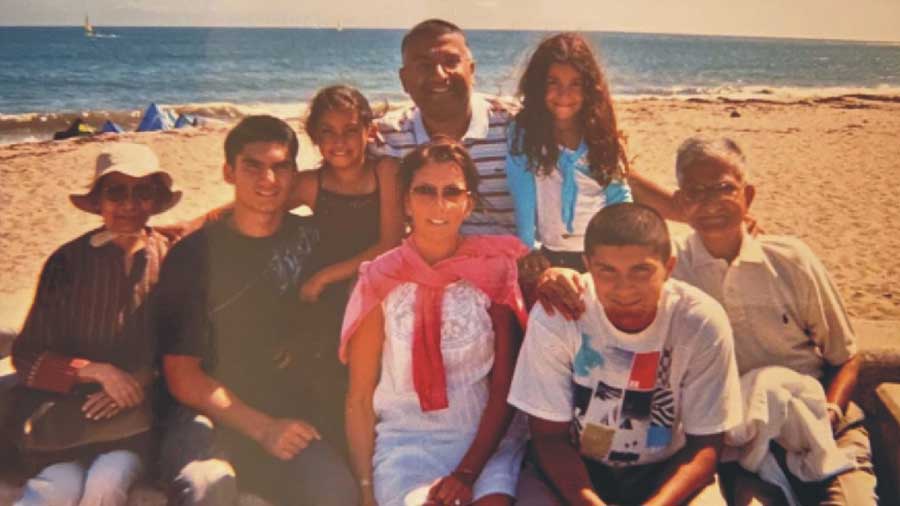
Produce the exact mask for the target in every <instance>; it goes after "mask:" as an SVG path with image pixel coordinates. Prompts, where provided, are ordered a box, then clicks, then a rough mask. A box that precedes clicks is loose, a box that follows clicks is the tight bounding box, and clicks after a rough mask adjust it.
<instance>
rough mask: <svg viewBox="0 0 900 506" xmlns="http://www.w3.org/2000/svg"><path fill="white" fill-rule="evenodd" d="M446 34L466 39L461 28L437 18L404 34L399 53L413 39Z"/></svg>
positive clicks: (424, 22) (404, 49)
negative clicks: (455, 34)
mask: <svg viewBox="0 0 900 506" xmlns="http://www.w3.org/2000/svg"><path fill="white" fill-rule="evenodd" d="M448 33H458V34H460V35H461V36H462V37H463V39H465V38H466V34H465V32H463V31H462V28H460V27H458V26H456V25H454V24H453V23H451V22H449V21H445V20H443V19H438V18H431V19H426V20H425V21H422V22H421V23H419V24H417V25H416V26H414V27H412V28H410V29H409V31H408V32H406V35H404V36H403V41H402V42H400V53H401V54H403V52H404V51H406V46H408V45H409V44H410V43H411V42H412V41H413V40H414V39H417V38H419V37H424V36H429V37H440V36H441V35H446V34H448Z"/></svg>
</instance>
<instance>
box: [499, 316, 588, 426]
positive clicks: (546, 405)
mask: <svg viewBox="0 0 900 506" xmlns="http://www.w3.org/2000/svg"><path fill="white" fill-rule="evenodd" d="M573 334H577V330H576V329H575V324H574V323H572V322H568V321H566V320H565V319H563V317H562V316H560V315H558V314H557V315H556V316H549V315H547V313H546V312H545V311H544V309H543V308H542V307H541V306H540V304H537V305H535V307H534V309H533V310H532V311H531V316H530V318H529V320H528V329H527V331H526V332H525V341H524V343H523V344H522V349H521V351H520V352H519V359H518V362H517V363H516V370H515V373H514V374H513V380H512V386H511V387H510V391H509V403H510V404H512V405H513V406H515V407H517V408H519V409H520V410H522V411H524V412H525V413H527V414H529V415H531V416H534V417H536V418H542V419H544V420H548V421H551V422H568V421H570V420H571V419H572V413H573V409H574V403H573V398H572V357H573V356H574V347H573V343H574V341H573V339H572V335H573Z"/></svg>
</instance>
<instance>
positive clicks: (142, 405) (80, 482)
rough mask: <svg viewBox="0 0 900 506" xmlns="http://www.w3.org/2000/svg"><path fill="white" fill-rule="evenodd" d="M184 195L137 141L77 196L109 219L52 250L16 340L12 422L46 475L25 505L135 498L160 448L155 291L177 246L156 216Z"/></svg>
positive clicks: (117, 148)
mask: <svg viewBox="0 0 900 506" xmlns="http://www.w3.org/2000/svg"><path fill="white" fill-rule="evenodd" d="M180 198H181V192H178V191H174V190H173V189H172V178H171V176H170V175H169V174H168V173H166V172H165V171H163V170H161V169H160V167H159V161H158V160H157V158H156V156H155V155H154V154H153V152H152V151H151V150H150V148H148V147H147V146H144V145H139V144H115V145H112V146H110V147H108V148H105V149H104V151H103V152H102V153H101V154H100V155H99V156H98V157H97V166H96V171H95V173H94V177H93V179H92V182H91V185H90V189H89V191H88V192H87V193H85V194H76V195H71V196H70V199H71V201H72V204H74V205H75V207H77V208H78V209H81V210H82V211H86V212H89V213H92V214H97V215H99V216H100V217H101V218H102V220H103V225H102V226H101V227H99V228H97V229H94V230H92V231H90V232H88V233H86V234H84V235H82V236H81V237H78V238H77V239H75V240H73V241H71V242H69V243H67V244H65V245H63V246H62V247H60V248H59V249H58V250H56V252H54V253H53V254H52V255H51V256H50V258H49V259H48V260H47V263H46V264H45V265H44V269H43V271H42V272H41V276H40V280H39V283H38V288H37V293H36V295H35V298H34V302H33V304H32V307H31V311H30V312H29V314H28V318H27V319H26V321H25V325H24V326H23V328H22V332H21V334H20V335H19V336H18V337H17V338H16V341H15V342H14V344H13V363H14V364H15V367H16V371H17V374H18V376H19V379H20V384H21V386H20V387H18V389H17V392H16V404H15V407H14V410H13V411H14V417H13V418H14V421H13V423H14V427H15V429H16V431H17V433H18V435H19V443H20V448H21V449H22V452H23V456H24V457H25V461H26V463H28V464H29V465H30V466H32V467H33V469H34V471H35V472H38V471H39V474H38V475H37V476H36V477H34V478H32V479H31V480H29V481H28V483H27V484H26V486H25V488H24V492H23V495H22V497H21V498H20V499H19V500H18V502H16V504H17V505H37V504H40V505H45V506H46V505H51V506H53V505H63V504H64V505H75V504H80V505H85V506H86V505H99V504H103V505H124V504H125V503H126V499H127V495H128V489H129V488H130V487H131V485H132V483H133V482H134V481H135V479H136V478H137V477H138V476H139V475H140V473H141V470H142V468H143V459H144V455H145V453H146V451H147V450H148V449H149V448H150V446H151V441H150V437H151V434H152V431H151V430H150V429H151V426H152V421H153V413H152V402H151V400H150V399H149V398H148V394H149V393H150V388H149V387H150V385H151V383H152V381H153V377H154V361H155V355H156V343H155V339H154V337H153V331H152V326H151V318H152V314H153V311H152V308H151V307H150V306H151V304H150V302H151V301H152V298H151V297H150V296H149V294H150V290H151V288H152V287H153V286H154V285H155V284H156V280H157V276H158V274H159V268H160V264H161V263H162V260H163V257H164V256H165V254H166V252H167V251H168V249H169V246H170V245H169V241H168V239H166V238H165V237H164V236H163V235H161V234H159V232H156V231H154V230H153V229H152V228H150V227H148V226H147V221H148V220H149V218H150V216H152V215H154V214H158V213H161V212H163V211H166V210H167V209H169V208H171V207H172V206H174V205H175V204H176V203H178V201H179V200H180Z"/></svg>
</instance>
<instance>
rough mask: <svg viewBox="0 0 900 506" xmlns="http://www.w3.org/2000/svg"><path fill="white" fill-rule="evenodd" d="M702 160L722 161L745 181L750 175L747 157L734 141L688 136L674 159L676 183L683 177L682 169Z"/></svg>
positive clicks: (679, 183) (679, 182) (723, 138)
mask: <svg viewBox="0 0 900 506" xmlns="http://www.w3.org/2000/svg"><path fill="white" fill-rule="evenodd" d="M702 162H713V163H724V164H727V165H728V166H730V167H732V168H734V169H735V171H736V175H737V176H738V177H739V178H740V179H741V181H746V180H747V178H748V176H749V175H750V172H749V170H748V169H747V159H746V158H745V157H744V152H743V151H741V148H740V147H739V146H738V145H737V143H736V142H734V141H733V140H731V139H729V138H728V137H720V138H715V139H714V138H707V137H700V136H695V137H689V138H688V139H687V140H685V141H684V142H682V143H681V146H679V147H678V156H677V158H676V159H675V177H676V178H677V179H678V185H679V186H681V181H682V179H683V178H684V171H685V170H687V168H688V167H691V166H693V165H696V164H698V163H702Z"/></svg>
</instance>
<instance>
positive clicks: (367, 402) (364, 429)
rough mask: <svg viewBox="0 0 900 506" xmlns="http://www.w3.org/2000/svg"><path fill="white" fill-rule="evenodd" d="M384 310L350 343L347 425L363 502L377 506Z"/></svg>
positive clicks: (370, 318)
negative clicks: (377, 392) (375, 460)
mask: <svg viewBox="0 0 900 506" xmlns="http://www.w3.org/2000/svg"><path fill="white" fill-rule="evenodd" d="M384 337H385V336H384V313H383V311H382V309H381V306H378V307H376V308H374V309H373V310H372V311H371V312H370V313H369V314H368V315H366V317H365V318H363V320H362V322H361V323H360V325H359V327H358V328H357V329H356V332H354V334H353V336H352V337H351V338H350V342H349V343H348V347H349V349H348V359H347V365H348V366H349V369H350V373H349V376H350V384H349V387H348V389H347V399H346V403H345V411H346V417H345V422H344V423H345V428H346V432H347V443H348V446H349V450H350V467H351V468H352V469H353V474H355V475H356V479H357V480H359V487H360V498H361V504H362V505H363V506H374V505H375V504H376V503H375V491H374V488H373V485H374V484H373V483H372V479H373V470H372V456H373V455H374V453H375V407H374V404H373V398H374V396H375V387H376V386H378V378H379V377H380V376H381V353H382V349H383V347H384Z"/></svg>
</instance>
